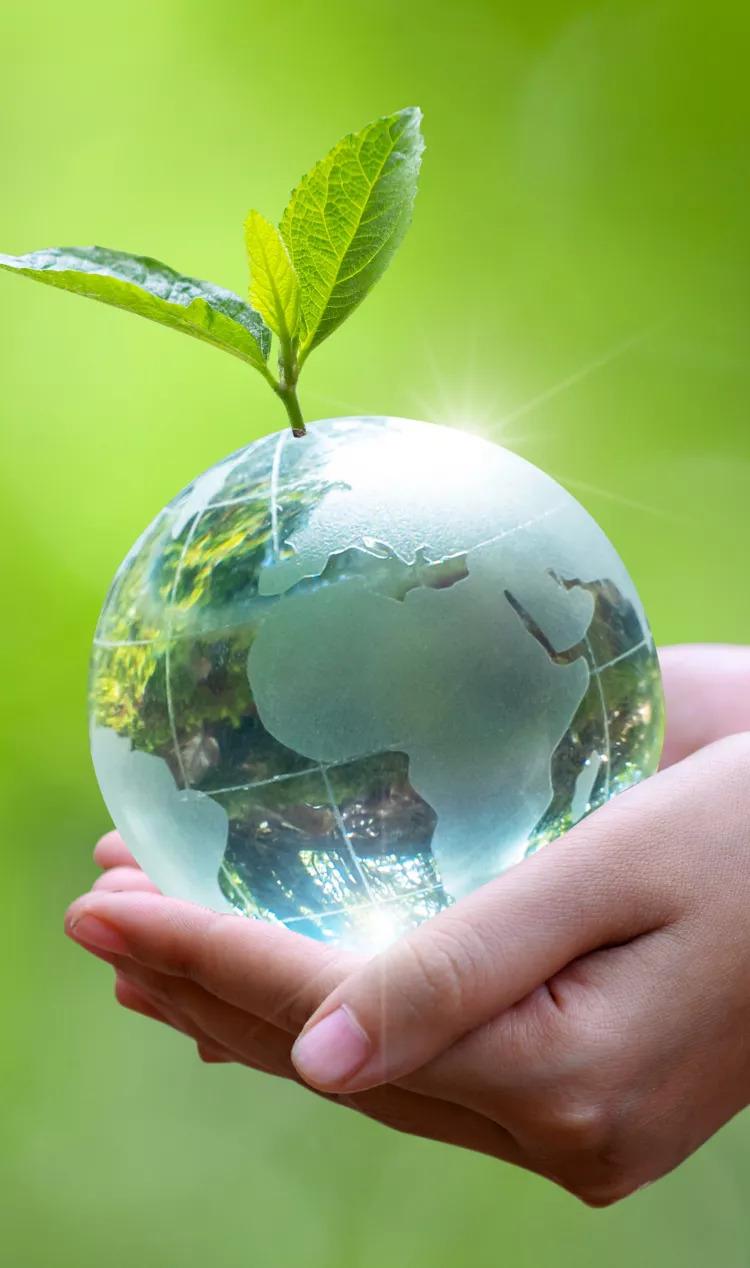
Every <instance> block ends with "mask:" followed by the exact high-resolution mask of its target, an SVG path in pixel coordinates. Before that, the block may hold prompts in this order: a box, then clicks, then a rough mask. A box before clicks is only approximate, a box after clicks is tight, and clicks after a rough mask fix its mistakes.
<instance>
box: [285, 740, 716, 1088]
mask: <svg viewBox="0 0 750 1268" xmlns="http://www.w3.org/2000/svg"><path fill="white" fill-rule="evenodd" d="M700 762H701V757H700V755H697V756H696V757H692V758H689V759H688V760H687V761H685V762H683V763H680V764H679V765H677V766H674V767H672V768H671V769H670V770H669V771H664V772H662V773H661V774H659V775H656V776H654V777H653V778H652V779H650V780H648V781H647V782H646V783H644V784H642V785H640V786H639V787H638V788H633V789H631V790H629V791H628V792H625V793H623V794H622V795H621V796H619V797H618V798H616V799H615V801H613V802H610V803H609V804H608V805H607V806H605V807H603V808H602V809H601V810H599V811H597V812H596V813H595V814H594V815H592V816H591V817H590V818H588V819H587V820H585V821H584V822H583V823H581V824H580V825H578V826H577V827H576V828H575V829H573V830H572V831H571V832H570V833H568V835H567V836H565V837H563V838H562V839H561V840H560V841H558V842H557V843H555V844H554V845H552V846H550V847H548V848H547V849H545V850H542V851H541V852H539V853H538V854H535V855H533V856H532V857H530V858H528V859H527V860H525V861H524V862H523V863H521V864H519V865H518V866H517V867H515V868H513V869H511V870H510V871H509V872H507V873H505V875H504V876H501V877H499V878H498V879H497V880H495V881H493V882H491V883H490V884H489V885H486V886H484V887H483V888H482V889H480V890H477V891H476V892H475V893H473V894H471V895H469V896H468V897H467V898H465V899H462V900H461V901H460V902H458V903H457V904H456V905H455V906H454V907H451V908H449V909H448V910H446V911H444V912H442V913H441V914H440V915H439V916H436V917H435V918H433V919H432V920H429V921H428V922H426V923H425V924H423V925H421V926H420V927H419V928H418V929H415V930H414V931H413V932H412V933H410V934H409V935H407V936H406V937H405V938H403V939H401V940H400V941H399V942H396V943H395V944H394V945H393V946H392V947H390V948H388V949H387V950H386V951H384V952H383V953H382V954H380V955H378V956H376V957H374V958H373V959H372V960H370V961H368V962H367V963H366V964H365V965H363V966H362V967H361V968H359V969H357V970H355V971H354V972H353V973H352V974H351V975H350V976H349V977H347V978H346V979H345V980H344V981H343V982H342V983H341V984H340V985H339V986H337V987H336V988H335V989H334V990H333V991H332V992H331V994H330V995H329V996H328V998H327V999H326V1000H325V1001H324V1002H323V1003H322V1004H321V1005H320V1007H319V1008H318V1009H317V1010H316V1011H315V1012H314V1013H313V1014H312V1016H311V1017H310V1019H309V1021H308V1022H307V1024H306V1026H305V1027H304V1029H303V1030H302V1032H301V1034H300V1036H299V1038H298V1039H297V1041H296V1043H295V1045H294V1048H293V1050H292V1060H293V1061H294V1064H295V1066H296V1068H297V1071H298V1073H299V1074H300V1075H301V1077H302V1078H303V1079H304V1080H305V1081H306V1082H307V1083H309V1084H311V1085H312V1086H313V1087H315V1088H318V1089H320V1090H321V1091H326V1092H342V1091H346V1092H359V1091H362V1090H364V1089H366V1088H371V1087H374V1086H376V1085H377V1084H380V1083H384V1082H391V1081H393V1080H395V1079H399V1078H403V1077H405V1076H406V1075H407V1074H410V1073H411V1072H412V1071H414V1070H416V1069H418V1068H419V1067H421V1066H422V1065H424V1064H425V1063H426V1062H427V1061H429V1060H430V1059H431V1058H432V1057H434V1056H435V1055H437V1054H438V1053H439V1052H442V1051H443V1050H444V1049H445V1048H447V1047H449V1046H450V1045H451V1044H452V1043H454V1042H455V1041H456V1040H457V1039H459V1038H460V1037H461V1036H462V1035H464V1034H466V1033H467V1032H468V1031H470V1030H473V1029H475V1028H476V1027H477V1026H480V1025H482V1024H483V1023H485V1022H487V1021H489V1020H490V1019H491V1018H493V1017H495V1016H497V1015H498V1013H501V1012H503V1011H504V1010H505V1009H507V1008H509V1007H511V1005H513V1004H515V1003H517V1002H518V1001H519V1000H521V999H523V998H524V996H526V995H528V994H530V993H531V991H533V990H534V989H535V988H536V987H538V986H540V985H541V984H542V983H543V982H545V981H546V980H547V979H548V978H550V977H552V976H553V975H554V974H555V973H558V972H560V971H561V970H562V969H563V968H564V967H565V966H566V965H567V964H569V963H570V962H571V961H572V960H574V959H577V958H578V957H579V956H582V955H585V954H586V953H587V952H589V951H592V950H595V949H596V948H598V947H601V946H605V945H608V944H609V945H611V944H613V943H622V942H627V941H629V940H630V939H631V938H634V937H636V936H637V935H638V934H641V933H646V932H649V931H651V930H653V929H656V928H659V927H661V926H662V925H663V924H665V923H667V921H668V920H669V919H670V914H671V910H672V908H673V906H674V902H675V900H674V899H670V898H669V895H670V892H672V893H674V886H673V885H672V886H670V875H669V860H668V858H665V857H664V853H665V852H664V851H663V848H662V847H663V844H664V840H665V835H666V834H668V833H670V832H673V831H674V818H675V808H676V807H677V808H679V809H678V811H677V813H678V815H679V818H680V819H681V820H683V821H685V820H688V821H689V817H690V813H691V812H690V807H689V806H688V804H687V803H688V802H689V801H691V800H693V798H691V797H690V795H689V793H690V789H691V788H692V786H693V785H694V783H695V771H694V770H693V772H692V777H690V776H686V774H685V771H686V768H687V767H691V768H693V767H694V765H695V764H697V765H700ZM703 800H704V801H705V795H704V798H703ZM693 818H695V807H694V806H693ZM672 869H673V864H672Z"/></svg>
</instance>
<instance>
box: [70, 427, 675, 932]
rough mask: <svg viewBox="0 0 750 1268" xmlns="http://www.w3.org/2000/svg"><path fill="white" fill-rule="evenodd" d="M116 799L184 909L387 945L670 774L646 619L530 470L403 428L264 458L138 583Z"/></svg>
mask: <svg viewBox="0 0 750 1268" xmlns="http://www.w3.org/2000/svg"><path fill="white" fill-rule="evenodd" d="M90 711H91V739H92V749H93V756H94V763H95V766H96V772H97V776H98V779H99V782H100V785H101V788H102V792H103V794H104V797H105V800H106V802H107V806H108V807H109V810H110V813H111V815H112V818H113V819H114V822H115V824H116V825H117V827H118V828H119V829H120V831H121V833H122V835H123V837H124V839H125V841H126V843H127V844H128V845H129V847H130V849H131V850H132V851H133V853H134V854H135V856H136V858H137V859H138V861H139V863H140V864H141V866H142V867H143V868H144V869H145V870H146V871H147V872H148V873H149V875H150V876H151V877H152V879H153V880H154V881H155V882H156V884H157V885H158V886H159V887H160V888H161V889H162V890H163V891H164V892H165V893H168V894H172V895H176V896H179V897H182V898H186V899H190V900H193V901H195V902H199V903H204V904H207V905H208V906H210V907H213V908H215V909H217V910H236V911H239V912H243V913H245V914H247V915H251V916H259V917H262V918H265V919H267V920H272V921H280V922H282V923H284V924H285V925H288V927H289V928H291V929H294V930H297V931H298V932H300V933H305V934H308V935H310V936H312V937H314V938H318V939H323V940H325V941H328V942H343V943H347V944H349V945H356V946H362V947H365V948H373V947H377V946H379V945H383V944H385V943H386V942H389V941H391V940H392V939H393V938H395V937H397V936H398V935H399V934H401V933H403V932H404V931H406V930H407V929H409V928H411V927H413V926H415V925H417V924H419V923H420V922H421V921H423V920H424V919H426V918H427V917H428V916H431V915H433V914H435V913H436V912H438V911H440V910H441V909H442V908H444V907H446V906H447V905H448V904H450V903H451V902H453V901H454V900H455V899H456V898H458V897H460V896H461V895H462V894H465V893H467V892H468V891H470V890H471V889H473V888H475V887H476V886H478V885H481V884H483V883H485V882H486V881H488V880H490V879H491V878H492V877H494V876H497V875H498V873H500V872H501V871H502V870H503V869H504V868H507V867H508V866H510V865H511V864H514V863H516V862H518V861H519V860H521V859H523V858H524V856H525V855H527V854H528V853H530V852H531V851H533V850H536V849H537V848H539V847H540V846H541V845H544V844H545V843H547V842H549V841H551V840H552V839H553V838H554V837H556V836H558V835H559V834H560V833H561V832H564V831H565V830H566V829H568V828H570V827H571V826H572V825H573V824H574V823H575V822H576V821H577V820H579V819H580V818H582V817H583V816H584V815H585V814H587V813H588V812H589V811H590V810H592V809H594V808H595V807H597V806H599V805H601V804H602V803H603V802H604V801H606V800H607V798H608V797H610V796H612V795H613V794H614V793H616V792H618V791H620V790H622V789H624V788H627V787H628V786H630V785H631V784H633V783H635V782H636V781H637V780H639V779H641V778H643V777H644V776H645V775H648V774H650V773H651V772H652V771H653V770H654V769H655V767H656V764H657V761H658V756H659V751H660V747H661V739H662V719H663V707H662V695H661V686H660V679H659V670H658V664H657V659H656V655H655V651H654V645H653V641H652V638H651V634H650V631H649V628H648V624H647V622H646V618H645V615H644V613H643V609H642V607H641V604H640V601H639V599H638V595H637V593H636V591H635V588H634V586H633V583H632V582H631V580H630V578H629V576H628V574H627V572H626V571H625V568H624V566H623V564H622V562H621V561H620V559H619V557H618V555H617V554H616V552H615V551H614V549H613V548H612V546H611V545H610V543H609V542H608V541H607V539H606V537H605V536H604V535H603V533H602V532H601V530H600V529H599V528H598V527H597V525H596V524H595V523H594V521H593V520H592V519H591V518H590V516H589V515H588V514H587V513H586V512H585V511H584V510H583V508H582V507H581V506H579V504H578V503H577V502H576V501H575V499H574V498H572V497H571V496H570V495H569V494H568V493H566V492H565V490H563V489H562V488H561V487H560V486H559V485H558V484H556V483H555V481H553V480H551V479H550V478H549V477H548V476H546V475H544V474H543V473H542V472H541V471H539V470H537V469H536V468H535V467H533V466H531V465H530V464H529V463H527V462H525V461H524V460H523V459H521V458H519V457H517V456H516V455H515V454H512V453H510V452H508V451H507V450H504V449H502V448H500V447H499V446H497V445H494V444H491V443H489V442H488V441H486V440H482V439H479V438H477V437H475V436H471V435H467V434H465V433H462V432H459V431H454V430H451V429H449V428H444V427H437V426H432V425H429V424H425V423H417V422H410V421H406V420H403V419H395V418H340V419H329V420H327V421H324V422H319V423H316V424H315V425H314V426H313V427H312V428H311V430H310V432H309V434H308V435H307V436H306V437H305V438H304V439H294V438H293V437H292V436H291V434H290V433H289V432H288V431H284V432H282V433H280V434H276V435H271V436H267V437H265V438H264V439H262V440H259V441H257V442H256V443H254V444H252V445H249V446H248V447H247V448H246V449H243V450H241V451H240V452H239V453H237V454H234V455H233V456H232V457H230V458H227V459H226V460H225V461H223V462H221V463H219V464H218V465H217V466H216V467H214V468H212V469H211V470H210V471H208V472H206V473H205V474H204V475H202V476H201V477H200V478H199V479H198V480H196V481H195V482H194V483H193V484H192V485H190V486H189V488H187V489H186V490H185V491H184V492H183V493H181V494H180V495H179V496H178V497H177V498H176V499H175V500H174V501H173V502H172V503H171V504H170V505H169V506H168V507H166V509H165V510H164V511H162V513H161V514H160V515H158V516H157V518H156V519H155V520H154V522H153V524H152V525H151V526H150V527H149V528H148V529H147V530H146V532H145V533H144V535H143V536H142V537H141V538H140V540H139V541H138V542H137V543H136V544H135V546H134V547H133V549H132V550H131V552H130V554H129V555H128V556H127V558H126V559H125V561H124V563H123V564H122V566H121V568H120V569H119V571H118V573H117V575H116V577H115V579H114V582H113V584H112V588H111V590H110V592H109V594H108V596H107V600H106V603H105V605H104V610H103V612H102V616H101V619H100V622H99V625H98V628H97V632H96V637H95V641H94V651H93V659H92V669H91V685H90Z"/></svg>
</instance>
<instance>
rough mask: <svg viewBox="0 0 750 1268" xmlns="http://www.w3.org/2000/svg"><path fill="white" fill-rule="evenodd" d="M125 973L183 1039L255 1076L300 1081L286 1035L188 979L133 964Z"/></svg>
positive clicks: (290, 1042) (127, 967) (289, 1036)
mask: <svg viewBox="0 0 750 1268" xmlns="http://www.w3.org/2000/svg"><path fill="white" fill-rule="evenodd" d="M121 972H122V974H123V975H124V976H125V977H126V980H127V981H128V982H130V983H132V984H133V985H134V986H135V987H136V989H138V990H140V991H142V992H144V994H146V995H147V996H148V998H149V999H150V1000H152V1001H153V1002H154V1004H155V1006H156V1007H157V1008H159V1009H160V1010H161V1011H163V1012H164V1013H165V1014H167V1015H168V1016H169V1018H170V1019H172V1021H173V1024H176V1027H177V1028H178V1029H180V1030H182V1031H183V1032H184V1033H185V1034H189V1035H190V1036H191V1037H192V1038H195V1039H197V1040H199V1041H200V1042H201V1043H203V1044H206V1045H209V1046H210V1045H213V1046H214V1047H216V1048H220V1049H221V1050H222V1051H225V1052H231V1053H232V1054H233V1058H234V1059H235V1060H236V1061H240V1062H242V1064H244V1065H248V1066H250V1067H251V1068H252V1069H254V1070H262V1071H263V1072H264V1073H266V1074H275V1075H278V1076H279V1077H280V1078H286V1079H293V1080H294V1081H295V1082H298V1081H299V1078H298V1075H297V1072H296V1070H295V1069H294V1066H293V1065H292V1062H291V1058H290V1055H289V1054H290V1051H291V1046H292V1036H291V1035H290V1034H288V1033H287V1031H285V1030H281V1029H279V1028H278V1027H277V1026H274V1025H273V1024H272V1023H270V1022H266V1021H264V1020H263V1019H262V1018H259V1017H253V1016H251V1015H250V1014H248V1013H246V1012H245V1011H244V1010H242V1009H239V1008H235V1007H234V1006H233V1005H231V1004H227V1003H225V1002H224V1001H223V1000H220V999H218V998H217V997H216V996H215V995H211V994H209V993H208V992H207V991H205V990H204V989H203V987H201V986H199V985H198V984H197V983H195V982H190V981H188V980H187V979H185V978H178V977H174V976H170V975H168V974H163V973H157V972H155V971H154V970H153V969H148V968H145V967H144V966H143V965H140V964H137V963H134V962H133V961H129V962H126V963H125V966H124V968H123V969H122V970H121Z"/></svg>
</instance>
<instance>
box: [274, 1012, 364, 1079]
mask: <svg viewBox="0 0 750 1268" xmlns="http://www.w3.org/2000/svg"><path fill="white" fill-rule="evenodd" d="M369 1055H370V1040H369V1039H368V1038H367V1035H366V1034H365V1032H364V1030H363V1029H362V1027H361V1026H360V1025H359V1023H358V1022H357V1021H356V1020H355V1018H354V1017H353V1016H352V1014H351V1013H350V1012H349V1010H348V1009H347V1008H345V1007H341V1008H337V1009H336V1010H335V1011H334V1012H332V1013H329V1014H328V1016H327V1017H324V1018H323V1020H322V1021H319V1022H317V1024H316V1025H315V1026H313V1027H312V1029H311V1030H308V1031H306V1032H305V1033H304V1034H303V1035H300V1037H299V1039H298V1040H297V1042H296V1043H295V1045H294V1047H293V1048H292V1061H293V1062H294V1065H295V1067H296V1069H297V1071H298V1073H299V1074H301V1075H302V1078H303V1079H304V1080H305V1082H306V1083H312V1084H314V1085H315V1086H316V1087H323V1088H325V1087H334V1086H336V1085H338V1084H340V1083H345V1082H346V1080H347V1079H350V1078H351V1077H352V1075H353V1074H356V1072H357V1070H359V1069H360V1067H361V1066H363V1065H364V1063H365V1061H366V1060H367V1058H368V1057H369Z"/></svg>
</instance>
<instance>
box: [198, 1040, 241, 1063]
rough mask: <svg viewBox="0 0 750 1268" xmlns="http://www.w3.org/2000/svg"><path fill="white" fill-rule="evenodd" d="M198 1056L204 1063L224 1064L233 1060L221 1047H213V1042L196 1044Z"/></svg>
mask: <svg viewBox="0 0 750 1268" xmlns="http://www.w3.org/2000/svg"><path fill="white" fill-rule="evenodd" d="M196 1047H197V1049H198V1056H199V1057H200V1059H201V1061H203V1062H204V1064H205V1065H226V1064H227V1063H229V1062H233V1061H234V1057H233V1056H232V1055H231V1053H229V1052H223V1051H222V1049H221V1048H216V1047H214V1045H213V1044H209V1043H199V1044H196Z"/></svg>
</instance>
